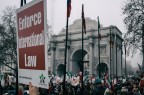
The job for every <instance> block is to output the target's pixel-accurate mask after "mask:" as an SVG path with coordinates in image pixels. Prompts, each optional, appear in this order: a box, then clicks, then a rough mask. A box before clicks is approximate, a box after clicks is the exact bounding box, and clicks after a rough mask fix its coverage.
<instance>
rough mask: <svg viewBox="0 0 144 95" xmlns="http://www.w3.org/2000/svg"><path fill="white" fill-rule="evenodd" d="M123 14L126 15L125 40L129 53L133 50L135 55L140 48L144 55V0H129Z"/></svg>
mask: <svg viewBox="0 0 144 95" xmlns="http://www.w3.org/2000/svg"><path fill="white" fill-rule="evenodd" d="M123 14H124V15H125V16H126V17H125V19H124V23H125V25H126V28H127V33H126V34H125V37H124V40H125V42H126V44H127V45H128V54H129V53H130V51H131V52H132V55H134V54H135V53H136V51H137V50H138V49H139V50H140V51H141V52H142V54H143V55H144V30H143V29H144V0H127V2H126V3H125V6H124V8H123ZM143 60H144V58H143ZM143 63H144V62H143ZM143 66H144V65H143Z"/></svg>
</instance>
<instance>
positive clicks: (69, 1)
mask: <svg viewBox="0 0 144 95" xmlns="http://www.w3.org/2000/svg"><path fill="white" fill-rule="evenodd" d="M70 13H71V0H67V17H70Z"/></svg>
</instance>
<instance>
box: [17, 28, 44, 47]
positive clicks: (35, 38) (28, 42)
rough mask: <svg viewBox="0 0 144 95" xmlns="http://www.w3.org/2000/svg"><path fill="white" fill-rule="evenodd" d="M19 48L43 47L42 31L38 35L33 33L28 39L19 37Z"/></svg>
mask: <svg viewBox="0 0 144 95" xmlns="http://www.w3.org/2000/svg"><path fill="white" fill-rule="evenodd" d="M18 42H19V48H26V47H33V46H39V45H44V31H43V30H42V33H40V34H34V32H33V33H32V34H31V35H30V36H28V37H20V38H19V39H18Z"/></svg>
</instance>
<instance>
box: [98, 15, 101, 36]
mask: <svg viewBox="0 0 144 95" xmlns="http://www.w3.org/2000/svg"><path fill="white" fill-rule="evenodd" d="M100 29H101V26H100V21H99V17H98V38H99V39H101V33H100Z"/></svg>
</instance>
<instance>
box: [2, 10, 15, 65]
mask: <svg viewBox="0 0 144 95" xmlns="http://www.w3.org/2000/svg"><path fill="white" fill-rule="evenodd" d="M15 10H16V7H6V9H5V10H4V11H3V14H2V16H1V22H2V23H1V24H2V25H1V31H0V52H1V53H0V61H1V63H3V64H17V42H16V39H17V37H16V17H15Z"/></svg>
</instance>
